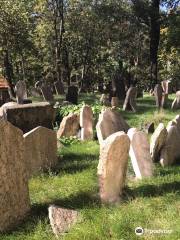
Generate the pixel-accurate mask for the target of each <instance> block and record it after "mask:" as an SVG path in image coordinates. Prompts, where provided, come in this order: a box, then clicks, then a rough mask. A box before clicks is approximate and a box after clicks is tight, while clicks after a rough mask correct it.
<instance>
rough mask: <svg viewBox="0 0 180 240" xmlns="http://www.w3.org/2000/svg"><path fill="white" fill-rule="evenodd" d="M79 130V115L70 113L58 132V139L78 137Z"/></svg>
mask: <svg viewBox="0 0 180 240" xmlns="http://www.w3.org/2000/svg"><path fill="white" fill-rule="evenodd" d="M79 129H80V125H79V115H77V114H75V113H70V114H69V115H68V116H66V117H64V118H63V120H62V122H61V124H60V127H59V130H58V132H57V137H58V138H61V137H71V136H77V134H78V131H79Z"/></svg>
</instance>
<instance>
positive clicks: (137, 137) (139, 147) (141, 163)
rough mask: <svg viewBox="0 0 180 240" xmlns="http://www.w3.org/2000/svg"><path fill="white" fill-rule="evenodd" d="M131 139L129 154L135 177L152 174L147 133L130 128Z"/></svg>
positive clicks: (140, 177) (139, 177)
mask: <svg viewBox="0 0 180 240" xmlns="http://www.w3.org/2000/svg"><path fill="white" fill-rule="evenodd" d="M128 136H129V138H130V140H131V146H130V151H129V155H130V157H131V162H132V166H133V169H134V172H135V175H136V178H137V179H142V178H144V177H151V176H152V175H153V162H152V159H151V155H150V146H149V142H148V137H147V134H146V133H144V132H142V131H138V130H137V129H136V128H131V129H129V131H128Z"/></svg>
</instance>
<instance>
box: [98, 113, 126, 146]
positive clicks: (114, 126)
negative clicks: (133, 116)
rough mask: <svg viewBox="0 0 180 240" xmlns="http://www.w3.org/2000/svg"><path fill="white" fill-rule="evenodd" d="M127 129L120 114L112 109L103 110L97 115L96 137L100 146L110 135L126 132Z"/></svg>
mask: <svg viewBox="0 0 180 240" xmlns="http://www.w3.org/2000/svg"><path fill="white" fill-rule="evenodd" d="M128 129H129V125H128V124H127V123H126V121H125V120H124V119H123V117H122V116H121V114H120V113H119V112H117V111H115V110H112V109H106V110H103V111H102V112H101V114H100V115H99V120H98V123H97V125H96V130H97V137H98V140H99V143H100V144H102V143H103V141H104V140H105V139H106V138H107V137H109V136H110V135H111V134H113V133H115V132H119V131H124V132H127V131H128Z"/></svg>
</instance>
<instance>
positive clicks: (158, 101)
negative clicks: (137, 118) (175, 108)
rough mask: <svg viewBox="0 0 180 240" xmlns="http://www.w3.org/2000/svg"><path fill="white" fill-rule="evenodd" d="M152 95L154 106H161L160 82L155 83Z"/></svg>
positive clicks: (161, 90)
mask: <svg viewBox="0 0 180 240" xmlns="http://www.w3.org/2000/svg"><path fill="white" fill-rule="evenodd" d="M154 96H155V99H156V106H157V107H158V108H161V107H162V96H163V89H162V87H161V85H160V84H156V86H155V88H154Z"/></svg>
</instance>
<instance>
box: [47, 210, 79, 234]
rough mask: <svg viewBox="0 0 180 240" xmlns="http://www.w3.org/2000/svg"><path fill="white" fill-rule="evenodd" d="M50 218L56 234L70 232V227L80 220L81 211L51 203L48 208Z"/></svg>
mask: <svg viewBox="0 0 180 240" xmlns="http://www.w3.org/2000/svg"><path fill="white" fill-rule="evenodd" d="M48 211H49V220H50V224H51V227H52V230H53V232H54V234H55V235H56V236H57V237H58V235H59V234H62V233H65V232H68V231H69V230H70V228H71V227H72V226H73V225H74V224H75V223H77V221H78V220H79V213H78V212H77V211H75V210H71V209H64V208H60V207H57V206H55V205H51V206H50V207H49V208H48Z"/></svg>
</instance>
